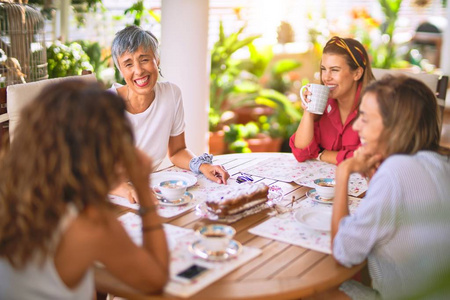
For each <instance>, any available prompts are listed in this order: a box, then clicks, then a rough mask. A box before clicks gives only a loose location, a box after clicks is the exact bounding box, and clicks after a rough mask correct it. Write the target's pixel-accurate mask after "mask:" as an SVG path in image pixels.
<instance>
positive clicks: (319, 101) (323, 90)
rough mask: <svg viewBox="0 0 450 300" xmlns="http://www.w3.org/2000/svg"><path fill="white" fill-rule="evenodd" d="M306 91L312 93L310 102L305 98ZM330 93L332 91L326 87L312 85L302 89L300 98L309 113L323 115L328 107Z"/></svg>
mask: <svg viewBox="0 0 450 300" xmlns="http://www.w3.org/2000/svg"><path fill="white" fill-rule="evenodd" d="M304 89H307V90H308V91H309V92H310V93H311V94H310V95H309V96H308V100H309V101H306V99H305V98H304V96H303V90H304ZM329 93H330V89H329V88H328V87H327V86H326V85H322V84H316V83H310V84H307V85H304V86H303V87H302V88H301V89H300V98H301V99H302V103H303V105H304V106H305V107H306V110H307V111H309V112H310V113H313V114H317V115H321V114H323V112H324V111H325V107H326V106H327V102H328V94H329Z"/></svg>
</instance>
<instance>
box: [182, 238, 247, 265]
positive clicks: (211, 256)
mask: <svg viewBox="0 0 450 300" xmlns="http://www.w3.org/2000/svg"><path fill="white" fill-rule="evenodd" d="M189 251H190V252H191V253H192V254H194V255H196V256H198V257H200V258H203V259H206V260H213V261H222V260H227V259H229V258H232V257H235V256H238V255H239V253H241V251H242V245H241V243H239V242H238V241H235V240H231V241H230V244H229V245H228V247H227V249H225V251H220V252H218V251H216V252H210V251H208V250H206V249H205V247H204V245H203V243H202V241H201V240H198V241H196V242H194V243H192V245H190V246H189Z"/></svg>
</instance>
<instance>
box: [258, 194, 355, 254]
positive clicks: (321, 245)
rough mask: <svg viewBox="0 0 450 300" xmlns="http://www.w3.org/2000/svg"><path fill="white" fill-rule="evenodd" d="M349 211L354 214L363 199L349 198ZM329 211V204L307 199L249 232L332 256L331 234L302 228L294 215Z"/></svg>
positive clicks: (330, 207)
mask: <svg viewBox="0 0 450 300" xmlns="http://www.w3.org/2000/svg"><path fill="white" fill-rule="evenodd" d="M349 200H350V201H349V209H350V212H353V211H354V210H355V209H356V207H358V205H359V202H360V200H361V199H359V198H354V197H349ZM315 207H316V208H320V209H329V210H330V211H331V209H332V206H331V205H329V204H321V203H317V202H314V201H312V200H311V199H309V198H307V199H305V200H303V201H300V202H295V203H294V208H293V210H292V211H290V212H287V213H284V214H280V215H277V216H275V217H272V218H270V219H269V220H267V221H265V222H263V223H261V224H259V225H258V226H255V227H253V228H250V229H249V232H250V233H252V234H255V235H259V236H262V237H265V238H269V239H274V240H278V241H280V242H285V243H288V244H292V245H297V246H301V247H304V248H308V249H312V250H315V251H319V252H323V253H327V254H331V238H330V232H322V231H316V230H311V229H308V228H305V227H304V226H302V225H301V224H300V223H299V222H298V221H296V220H295V218H294V214H295V212H296V211H298V210H303V209H305V210H306V209H314V208H315Z"/></svg>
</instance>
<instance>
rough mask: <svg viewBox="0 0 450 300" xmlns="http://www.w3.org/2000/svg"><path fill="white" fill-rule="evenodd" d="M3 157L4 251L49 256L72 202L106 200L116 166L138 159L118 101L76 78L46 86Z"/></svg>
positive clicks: (0, 210) (0, 252) (15, 257)
mask: <svg viewBox="0 0 450 300" xmlns="http://www.w3.org/2000/svg"><path fill="white" fill-rule="evenodd" d="M20 120H21V123H20V124H19V126H18V128H17V131H16V136H15V139H14V140H13V142H12V143H11V147H10V151H9V152H8V153H6V155H5V157H4V158H3V159H2V161H1V162H0V169H1V170H2V171H1V173H0V244H1V245H2V246H1V247H0V256H3V257H6V258H7V259H8V260H9V261H10V263H11V264H12V265H13V266H15V267H21V266H23V265H24V264H25V263H26V262H27V261H28V260H29V259H31V258H32V256H33V255H34V254H35V253H36V252H37V253H39V254H41V255H42V257H44V256H45V255H46V254H48V253H49V252H50V250H51V246H50V242H51V238H52V236H53V234H54V231H55V229H56V228H57V226H58V224H59V221H60V219H61V217H62V216H63V215H64V214H65V213H66V211H67V203H73V204H74V205H75V206H76V207H77V208H78V210H79V211H81V210H83V209H84V208H85V207H86V206H87V205H97V206H102V205H107V203H108V202H107V194H108V191H109V190H110V189H111V187H112V186H113V185H114V184H116V183H117V181H118V176H119V175H118V174H117V167H118V165H120V164H121V165H123V166H127V165H128V164H130V163H132V161H133V160H134V159H135V151H134V146H133V142H134V139H133V134H132V130H131V127H130V125H129V123H128V121H127V119H126V117H125V105H124V103H123V101H122V99H121V98H119V97H118V96H117V95H114V94H112V93H110V92H107V91H105V90H104V89H103V88H101V87H100V86H99V85H98V84H91V83H86V82H82V81H78V80H73V81H65V82H62V83H58V84H55V85H52V86H49V87H47V88H46V89H44V90H43V91H42V93H41V94H40V95H39V96H38V97H37V98H36V99H35V100H34V101H33V102H32V103H31V104H30V105H29V106H27V107H26V108H24V109H23V111H22V113H21V116H20Z"/></svg>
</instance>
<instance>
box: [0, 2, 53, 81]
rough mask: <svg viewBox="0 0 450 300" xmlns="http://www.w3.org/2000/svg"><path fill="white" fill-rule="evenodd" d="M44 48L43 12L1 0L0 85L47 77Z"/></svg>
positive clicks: (26, 5)
mask: <svg viewBox="0 0 450 300" xmlns="http://www.w3.org/2000/svg"><path fill="white" fill-rule="evenodd" d="M46 51H47V50H46V47H45V38H44V18H43V16H42V14H41V13H40V12H39V11H38V10H37V9H35V8H33V7H32V6H29V5H28V4H21V3H13V2H12V1H5V0H0V86H7V85H12V84H17V83H24V82H32V81H38V80H42V79H46V78H48V75H47V52H46Z"/></svg>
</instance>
